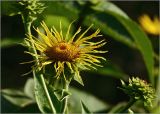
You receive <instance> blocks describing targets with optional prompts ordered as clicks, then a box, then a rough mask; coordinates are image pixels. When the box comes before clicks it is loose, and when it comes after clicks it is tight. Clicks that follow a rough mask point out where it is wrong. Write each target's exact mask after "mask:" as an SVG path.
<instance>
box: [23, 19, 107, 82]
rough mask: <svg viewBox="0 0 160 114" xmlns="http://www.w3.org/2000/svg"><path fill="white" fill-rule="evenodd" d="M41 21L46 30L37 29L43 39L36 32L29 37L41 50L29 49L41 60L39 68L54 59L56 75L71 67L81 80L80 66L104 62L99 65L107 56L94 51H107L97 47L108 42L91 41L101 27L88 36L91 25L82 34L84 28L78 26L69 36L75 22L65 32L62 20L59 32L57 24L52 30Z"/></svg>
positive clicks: (93, 66) (86, 66)
mask: <svg viewBox="0 0 160 114" xmlns="http://www.w3.org/2000/svg"><path fill="white" fill-rule="evenodd" d="M41 25H42V27H43V29H44V30H45V33H46V34H44V33H43V32H41V31H40V30H39V28H37V29H35V30H36V31H37V33H38V35H39V36H40V39H38V38H35V37H34V36H32V38H27V39H26V40H27V41H29V42H31V43H33V44H34V45H35V49H36V50H37V51H38V52H39V53H38V54H33V53H31V52H27V53H29V54H31V55H32V56H36V57H38V59H39V62H40V64H39V65H37V66H36V67H37V68H40V69H41V68H44V67H45V66H46V65H48V64H52V63H53V64H54V68H55V71H56V77H57V78H58V77H60V76H61V75H65V70H66V69H69V71H70V73H71V74H72V73H74V75H75V76H76V77H75V78H76V79H78V81H81V78H80V75H79V71H80V70H81V69H91V68H93V69H96V67H95V66H101V65H99V63H100V59H103V60H105V58H103V57H101V56H98V55H94V53H105V52H106V51H99V50H97V48H99V47H101V46H103V45H105V43H106V42H104V40H101V41H99V42H90V41H88V40H90V39H93V38H95V37H99V36H101V35H99V32H100V30H99V29H98V30H96V31H95V32H94V33H93V34H91V35H89V36H85V34H86V33H87V32H88V31H89V29H90V28H91V27H92V25H91V26H90V27H89V28H88V29H87V30H85V31H84V32H83V33H82V34H79V33H80V32H81V28H79V29H78V30H77V31H76V32H75V33H74V34H73V36H72V37H69V34H70V29H71V25H72V23H71V24H70V25H69V27H68V30H67V33H66V35H65V36H64V35H63V33H62V26H61V23H60V31H59V32H58V31H57V29H56V28H55V27H53V28H52V29H51V30H49V28H48V27H47V26H46V24H45V23H44V22H42V23H41ZM77 35H78V37H77Z"/></svg>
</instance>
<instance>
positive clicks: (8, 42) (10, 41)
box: [0, 38, 23, 48]
mask: <svg viewBox="0 0 160 114" xmlns="http://www.w3.org/2000/svg"><path fill="white" fill-rule="evenodd" d="M22 41H23V38H3V39H1V43H0V47H1V48H6V47H10V46H15V45H18V43H21V42H22Z"/></svg>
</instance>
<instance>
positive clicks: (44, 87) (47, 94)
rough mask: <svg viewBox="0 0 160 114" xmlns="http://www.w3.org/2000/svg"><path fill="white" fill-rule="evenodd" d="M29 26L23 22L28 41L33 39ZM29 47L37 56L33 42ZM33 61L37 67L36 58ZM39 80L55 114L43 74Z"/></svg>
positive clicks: (28, 23) (29, 24)
mask: <svg viewBox="0 0 160 114" xmlns="http://www.w3.org/2000/svg"><path fill="white" fill-rule="evenodd" d="M31 24H32V22H24V26H25V32H26V34H27V35H28V36H29V38H30V40H33V39H32V35H31ZM31 46H32V50H30V51H32V52H33V53H34V54H37V51H36V49H35V46H34V44H33V42H31ZM35 59H36V64H37V65H38V64H39V60H38V57H35ZM35 73H36V72H35V71H34V69H33V75H35V76H36V74H35ZM40 80H41V82H42V86H43V89H44V91H45V94H46V96H47V99H48V102H49V105H50V107H51V109H52V112H53V113H54V114H55V113H56V110H55V108H54V106H53V103H52V100H51V98H50V95H49V92H48V89H47V86H46V84H45V80H44V77H43V74H40Z"/></svg>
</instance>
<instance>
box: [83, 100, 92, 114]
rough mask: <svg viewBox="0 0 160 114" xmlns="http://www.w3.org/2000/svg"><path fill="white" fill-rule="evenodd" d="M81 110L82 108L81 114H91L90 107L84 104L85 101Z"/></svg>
mask: <svg viewBox="0 0 160 114" xmlns="http://www.w3.org/2000/svg"><path fill="white" fill-rule="evenodd" d="M81 108H82V112H81V113H82V114H87V113H90V114H91V112H90V111H89V109H88V107H87V106H86V105H85V104H84V103H83V101H81Z"/></svg>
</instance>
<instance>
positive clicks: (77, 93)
mask: <svg viewBox="0 0 160 114" xmlns="http://www.w3.org/2000/svg"><path fill="white" fill-rule="evenodd" d="M70 92H71V93H72V95H71V96H70V99H69V103H70V104H69V106H70V107H69V109H70V110H71V112H74V113H80V112H81V105H80V103H79V101H81V100H82V101H84V102H85V105H87V107H88V108H89V109H90V110H91V111H92V112H98V111H101V110H106V109H107V108H108V107H109V106H108V105H107V104H105V103H104V102H103V101H101V100H99V99H98V98H96V97H95V96H93V95H91V94H88V93H86V92H84V91H81V90H77V89H75V88H70Z"/></svg>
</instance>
